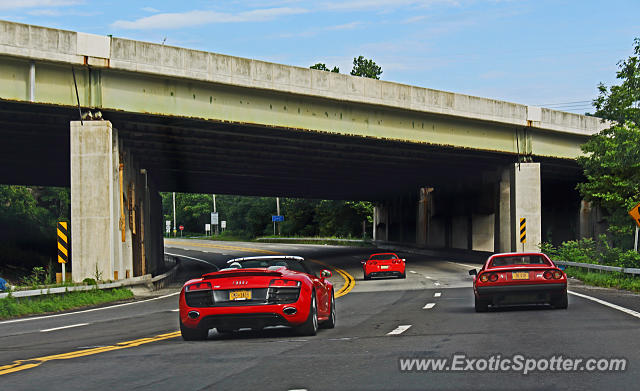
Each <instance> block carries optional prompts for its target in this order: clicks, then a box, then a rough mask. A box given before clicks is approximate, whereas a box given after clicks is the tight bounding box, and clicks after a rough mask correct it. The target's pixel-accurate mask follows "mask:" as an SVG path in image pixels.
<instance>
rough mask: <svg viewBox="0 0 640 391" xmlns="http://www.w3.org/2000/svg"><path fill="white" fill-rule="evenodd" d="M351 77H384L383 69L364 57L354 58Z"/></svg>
mask: <svg viewBox="0 0 640 391" xmlns="http://www.w3.org/2000/svg"><path fill="white" fill-rule="evenodd" d="M351 75H353V76H362V77H368V78H371V79H380V75H382V68H380V67H379V66H378V65H377V64H376V63H375V62H374V61H373V60H369V59H366V58H364V57H363V56H359V57H354V59H353V69H352V70H351Z"/></svg>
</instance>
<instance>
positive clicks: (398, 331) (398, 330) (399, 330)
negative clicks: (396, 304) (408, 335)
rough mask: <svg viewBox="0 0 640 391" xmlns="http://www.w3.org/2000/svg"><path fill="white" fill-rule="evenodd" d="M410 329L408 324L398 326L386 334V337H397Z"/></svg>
mask: <svg viewBox="0 0 640 391" xmlns="http://www.w3.org/2000/svg"><path fill="white" fill-rule="evenodd" d="M410 327H411V325H410V324H408V325H402V326H398V327H396V328H395V329H393V331H390V332H388V333H387V335H399V334H402V333H404V332H405V331H407V330H409V328H410Z"/></svg>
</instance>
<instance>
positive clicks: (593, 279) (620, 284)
mask: <svg viewBox="0 0 640 391" xmlns="http://www.w3.org/2000/svg"><path fill="white" fill-rule="evenodd" d="M565 273H567V276H568V277H573V278H577V279H578V280H580V281H582V282H584V283H585V284H587V285H592V286H599V287H603V288H616V289H624V290H628V291H633V292H640V278H637V277H634V276H630V275H628V274H623V273H608V272H602V273H599V272H594V271H587V270H585V269H581V268H578V267H568V268H567V269H566V270H565Z"/></svg>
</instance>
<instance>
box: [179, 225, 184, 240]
mask: <svg viewBox="0 0 640 391" xmlns="http://www.w3.org/2000/svg"><path fill="white" fill-rule="evenodd" d="M179 228H180V237H182V231H184V225H181V226H180V227H179Z"/></svg>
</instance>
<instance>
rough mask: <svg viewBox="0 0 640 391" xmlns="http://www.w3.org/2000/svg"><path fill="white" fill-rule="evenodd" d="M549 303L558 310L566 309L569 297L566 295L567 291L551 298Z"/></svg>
mask: <svg viewBox="0 0 640 391" xmlns="http://www.w3.org/2000/svg"><path fill="white" fill-rule="evenodd" d="M551 305H552V306H553V308H556V309H559V310H566V309H567V308H569V299H568V297H567V292H564V293H563V294H562V295H560V296H559V297H558V298H556V299H555V300H553V301H552V302H551Z"/></svg>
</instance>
